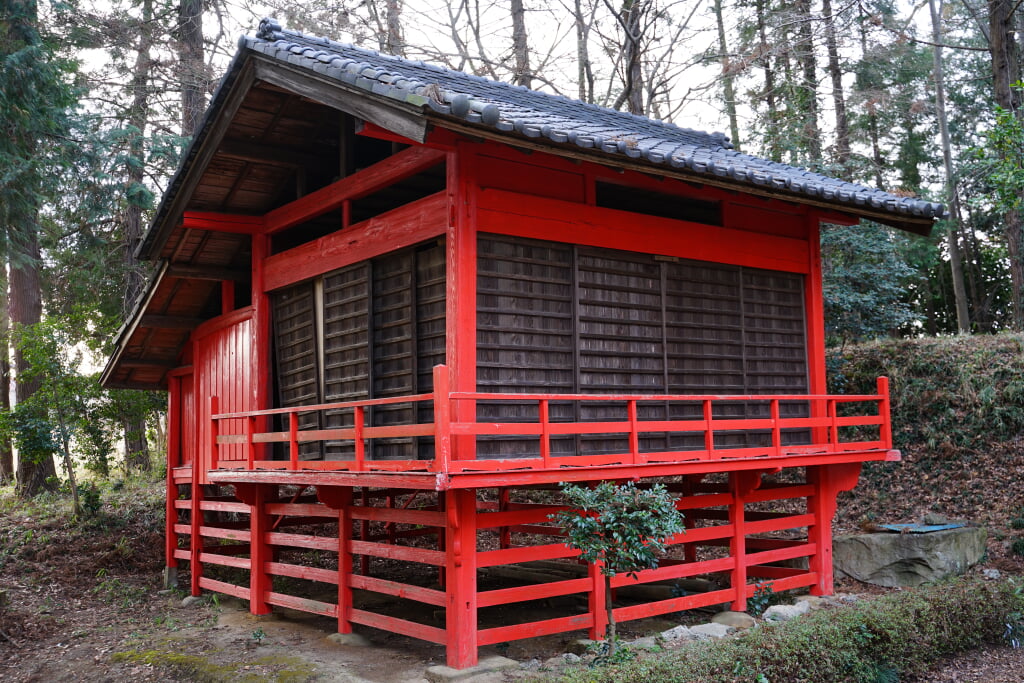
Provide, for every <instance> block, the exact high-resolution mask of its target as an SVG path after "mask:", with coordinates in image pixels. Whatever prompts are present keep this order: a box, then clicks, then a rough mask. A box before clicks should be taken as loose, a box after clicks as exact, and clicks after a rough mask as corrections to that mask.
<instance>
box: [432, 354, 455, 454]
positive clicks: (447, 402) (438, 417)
mask: <svg viewBox="0 0 1024 683" xmlns="http://www.w3.org/2000/svg"><path fill="white" fill-rule="evenodd" d="M450 394H451V376H450V374H449V372H448V367H447V366H445V365H435V366H434V467H433V470H434V471H435V472H447V471H448V463H449V462H450V461H451V457H452V429H451V420H452V412H451V411H452V401H451V397H450Z"/></svg>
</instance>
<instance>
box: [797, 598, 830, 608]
mask: <svg viewBox="0 0 1024 683" xmlns="http://www.w3.org/2000/svg"><path fill="white" fill-rule="evenodd" d="M800 602H806V603H807V605H808V606H809V607H810V608H811V609H812V610H815V609H822V608H823V607H827V606H828V604H829V601H828V600H826V599H825V598H822V597H819V596H817V595H805V596H804V597H802V598H800Z"/></svg>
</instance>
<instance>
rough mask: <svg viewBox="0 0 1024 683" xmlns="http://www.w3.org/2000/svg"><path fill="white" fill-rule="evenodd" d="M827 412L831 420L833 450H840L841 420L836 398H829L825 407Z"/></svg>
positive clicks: (830, 440)
mask: <svg viewBox="0 0 1024 683" xmlns="http://www.w3.org/2000/svg"><path fill="white" fill-rule="evenodd" d="M825 413H826V415H828V418H829V420H830V421H831V435H830V436H829V443H830V444H831V445H832V450H833V451H838V450H839V420H838V417H839V408H838V406H837V405H836V401H835V399H829V400H828V402H827V404H826V408H825Z"/></svg>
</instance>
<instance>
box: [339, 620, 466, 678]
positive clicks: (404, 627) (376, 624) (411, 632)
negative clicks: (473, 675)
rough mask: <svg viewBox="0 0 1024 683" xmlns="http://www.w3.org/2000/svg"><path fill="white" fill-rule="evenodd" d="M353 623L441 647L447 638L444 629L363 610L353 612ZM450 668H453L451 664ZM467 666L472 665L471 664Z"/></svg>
mask: <svg viewBox="0 0 1024 683" xmlns="http://www.w3.org/2000/svg"><path fill="white" fill-rule="evenodd" d="M352 622H353V623H355V624H363V625H364V626H371V627H373V628H379V629H381V630H383V631H389V632H390V633H398V634H400V635H403V636H411V637H413V638H419V639H420V640H426V641H427V642H430V643H438V644H441V645H444V643H445V640H446V638H447V636H446V634H445V631H444V630H443V629H439V628H435V627H434V626H426V625H424V624H417V623H416V622H414V621H409V620H407V619H399V618H398V617H387V616H384V615H383V614H375V613H374V612H366V611H364V610H361V609H354V610H352ZM449 666H451V663H450V662H449ZM466 666H472V665H471V664H469V665H466ZM457 668H461V669H464V668H466V667H465V666H462V667H457Z"/></svg>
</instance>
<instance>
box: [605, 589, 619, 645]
mask: <svg viewBox="0 0 1024 683" xmlns="http://www.w3.org/2000/svg"><path fill="white" fill-rule="evenodd" d="M604 606H605V610H606V612H607V613H608V633H607V636H608V656H609V657H611V656H612V655H613V654H615V646H616V645H617V643H616V642H615V641H616V637H615V609H614V605H612V577H610V576H608V575H607V574H605V577H604Z"/></svg>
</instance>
